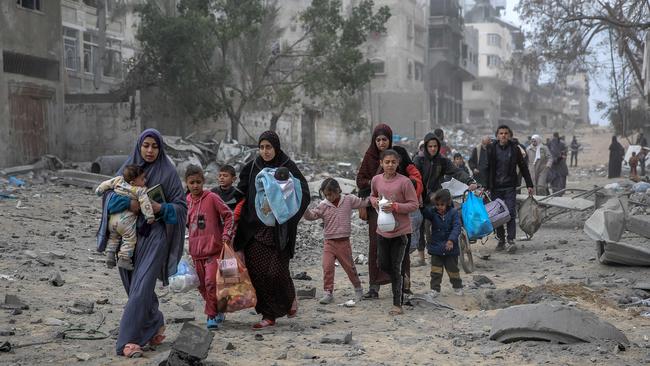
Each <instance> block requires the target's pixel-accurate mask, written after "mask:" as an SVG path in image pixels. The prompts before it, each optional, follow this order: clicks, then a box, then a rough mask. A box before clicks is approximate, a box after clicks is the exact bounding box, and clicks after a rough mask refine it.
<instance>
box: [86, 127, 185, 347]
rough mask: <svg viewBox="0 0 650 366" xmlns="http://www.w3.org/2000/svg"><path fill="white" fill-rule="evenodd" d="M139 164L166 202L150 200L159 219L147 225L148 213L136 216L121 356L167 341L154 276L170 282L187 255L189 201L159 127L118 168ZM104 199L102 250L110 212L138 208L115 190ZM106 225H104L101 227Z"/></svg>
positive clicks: (119, 342)
mask: <svg viewBox="0 0 650 366" xmlns="http://www.w3.org/2000/svg"><path fill="white" fill-rule="evenodd" d="M128 164H136V165H139V166H141V167H143V168H144V170H145V174H146V178H147V187H150V188H151V187H153V186H155V185H158V184H160V185H161V187H162V189H163V193H164V196H165V201H166V202H165V203H162V204H158V203H156V202H152V206H153V209H154V212H155V213H156V215H157V217H160V220H158V221H156V222H155V223H154V224H152V225H148V224H147V223H146V222H145V220H144V217H143V216H142V215H140V216H139V217H138V243H137V245H136V248H135V253H134V254H133V265H134V269H133V271H127V270H125V269H120V277H121V278H122V284H123V285H124V289H125V290H126V293H127V294H128V296H129V299H128V301H127V303H126V305H125V306H124V312H123V313H122V320H121V321H120V331H119V335H118V338H117V345H116V350H117V354H118V355H124V356H127V357H139V356H142V348H141V347H142V346H144V345H146V344H147V343H150V344H152V345H157V344H160V343H161V342H162V340H163V339H164V335H163V333H164V330H165V327H164V324H165V322H164V318H163V314H162V312H161V311H160V310H159V309H158V297H157V296H156V293H155V292H154V290H155V287H156V279H160V280H161V281H162V282H163V284H164V285H167V281H168V277H169V276H171V275H174V274H175V273H176V266H177V265H178V262H179V261H180V258H181V256H182V254H183V241H184V239H185V221H186V216H187V204H186V202H185V192H184V191H183V186H182V184H181V180H180V178H179V177H178V174H177V173H176V168H175V167H174V165H173V164H172V162H171V161H170V160H169V159H168V158H167V156H166V155H165V150H164V145H163V139H162V136H161V135H160V132H158V131H157V130H155V129H147V130H145V131H144V132H142V134H140V137H139V138H138V142H137V144H136V146H135V149H134V150H133V153H132V154H131V155H130V156H129V159H127V161H126V162H125V163H124V165H122V168H120V171H119V174H121V173H122V169H123V168H124V166H126V165H128ZM107 195H108V196H105V197H104V202H107V204H105V205H104V206H105V207H104V210H103V211H104V212H103V217H102V227H101V228H100V232H99V235H98V250H99V251H100V252H101V251H103V250H104V244H105V233H106V230H105V227H106V226H105V225H104V222H105V221H106V219H107V217H108V215H109V214H112V213H116V212H121V211H123V210H124V209H131V210H132V211H134V212H139V206H138V205H137V201H134V202H132V201H130V199H129V198H128V197H124V196H118V195H116V194H113V193H112V192H109V193H107ZM102 228H103V229H102Z"/></svg>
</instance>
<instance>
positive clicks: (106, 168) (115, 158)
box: [90, 155, 129, 176]
mask: <svg viewBox="0 0 650 366" xmlns="http://www.w3.org/2000/svg"><path fill="white" fill-rule="evenodd" d="M128 158H129V156H128V155H104V156H100V157H98V158H97V159H95V161H93V163H92V165H91V166H90V172H91V173H94V174H103V175H110V176H115V175H116V174H117V171H118V170H119V169H120V167H122V165H123V164H124V162H125V161H126V160H127V159H128Z"/></svg>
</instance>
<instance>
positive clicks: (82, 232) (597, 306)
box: [0, 134, 650, 365]
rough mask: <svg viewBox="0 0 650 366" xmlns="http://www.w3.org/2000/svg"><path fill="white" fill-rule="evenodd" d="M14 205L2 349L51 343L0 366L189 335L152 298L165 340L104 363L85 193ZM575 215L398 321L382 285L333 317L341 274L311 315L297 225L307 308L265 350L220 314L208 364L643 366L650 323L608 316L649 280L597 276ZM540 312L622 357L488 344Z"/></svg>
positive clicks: (312, 242)
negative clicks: (520, 309) (507, 321)
mask: <svg viewBox="0 0 650 366" xmlns="http://www.w3.org/2000/svg"><path fill="white" fill-rule="evenodd" d="M603 136H605V137H607V136H609V135H606V134H603ZM606 140H607V138H606ZM589 141H592V140H589ZM598 141H599V140H598V139H594V140H593V142H590V145H592V146H593V147H594V148H595V149H596V150H600V147H601V143H600V142H598ZM604 151H605V152H606V149H604ZM585 155H586V154H585ZM590 159H591V160H590ZM583 161H589V162H593V163H594V164H602V162H603V161H604V160H602V157H601V156H595V157H593V156H589V157H585V160H583ZM606 181H607V180H606V179H604V178H601V177H599V176H598V174H597V173H589V174H588V173H585V171H582V170H581V171H578V170H575V169H574V170H572V176H571V177H570V178H569V182H570V183H569V185H570V186H583V187H590V186H592V185H593V184H599V183H604V182H606ZM17 195H18V196H19V198H20V205H18V207H19V208H17V201H16V200H8V199H5V200H0V227H1V228H2V231H1V233H0V286H1V288H2V290H0V301H2V299H3V298H4V295H5V294H10V295H17V296H18V297H19V298H20V299H21V300H22V301H24V302H25V303H26V304H27V305H28V306H29V309H25V310H22V311H13V310H6V309H3V310H1V311H2V316H0V343H1V342H2V341H9V342H11V344H12V345H14V346H15V345H27V344H29V343H33V342H51V343H47V344H43V345H32V346H29V345H27V346H25V347H22V348H17V349H15V350H14V351H13V352H11V353H0V364H3V365H4V364H6V365H35V364H65V365H69V364H90V365H108V364H110V365H121V364H124V365H145V364H156V365H157V364H158V363H159V362H160V361H162V360H163V359H164V358H165V357H166V354H167V351H169V346H170V343H171V341H173V339H174V338H175V336H176V334H177V332H178V331H179V329H180V327H181V324H180V323H175V321H181V320H183V319H185V318H192V317H193V318H194V319H195V322H196V323H197V324H200V325H203V324H204V321H205V316H204V315H203V314H202V304H201V299H200V296H199V294H198V292H190V293H184V294H175V293H170V292H168V290H167V289H163V288H159V289H158V294H159V296H160V297H161V302H162V304H161V310H162V311H163V313H164V314H165V316H166V318H167V321H168V322H170V323H169V324H168V341H167V342H165V343H164V344H163V345H162V346H160V347H158V349H157V350H155V351H151V352H147V353H146V354H145V358H142V359H138V360H125V359H123V358H120V357H117V356H115V350H114V345H115V340H114V338H113V337H114V334H115V333H114V332H115V330H116V328H117V327H118V323H119V319H120V313H121V309H122V308H123V306H124V304H125V302H126V300H127V297H126V294H125V293H124V290H123V288H122V285H121V282H120V279H119V276H118V274H117V271H116V270H114V269H113V270H108V269H106V268H105V265H104V264H103V263H102V261H101V260H102V256H101V255H98V254H97V253H95V251H94V247H95V240H94V235H95V232H96V230H97V225H98V220H99V215H100V211H99V208H100V200H99V199H98V198H96V197H95V196H94V194H93V193H92V192H91V191H89V190H83V189H77V188H74V187H64V186H59V185H56V184H51V183H47V184H45V183H43V184H31V185H29V186H28V187H26V188H24V189H22V190H20V191H18V193H17ZM586 215H588V214H567V215H563V216H559V217H558V218H556V219H555V220H553V221H551V222H548V223H546V224H545V225H544V226H542V228H541V230H540V232H539V233H538V234H536V235H535V237H534V238H533V239H532V240H531V241H527V242H523V241H522V242H520V244H521V247H520V249H519V251H518V252H517V253H516V254H514V255H510V254H501V253H494V254H493V255H492V256H491V257H490V259H489V260H487V261H484V260H480V259H476V264H477V270H476V272H475V273H473V274H472V275H474V274H480V275H485V276H487V277H488V278H490V279H491V280H492V281H493V282H494V284H495V286H496V289H489V288H472V287H471V286H468V285H471V284H472V275H467V274H464V273H463V274H462V278H463V281H464V283H465V285H466V286H468V287H467V288H466V291H465V295H464V296H462V297H460V296H456V295H454V294H453V292H452V291H451V286H450V285H449V283H448V279H447V277H446V276H445V278H444V279H443V290H442V295H441V297H440V301H441V302H443V303H446V304H448V305H450V306H451V307H453V309H454V310H447V309H434V308H428V307H419V306H416V307H408V306H407V307H406V308H405V309H406V313H405V314H404V315H403V316H399V317H391V316H389V315H388V311H389V310H390V307H391V295H390V288H389V286H388V287H382V289H381V292H380V299H379V300H374V301H362V302H360V303H357V304H356V306H355V307H351V308H348V307H342V306H337V305H336V304H339V303H343V302H345V301H347V300H348V299H350V298H351V297H352V294H353V290H352V288H351V285H350V284H349V283H348V280H347V277H346V276H345V273H344V272H343V271H342V270H340V269H339V270H337V274H336V289H335V297H336V301H335V303H336V304H332V305H319V304H318V298H319V297H320V296H321V294H322V290H321V288H322V281H321V279H322V270H321V265H320V250H321V248H322V244H321V237H322V234H321V229H320V227H319V224H318V223H311V224H310V223H303V224H301V229H300V234H299V235H300V236H299V244H298V245H299V247H298V250H297V252H298V254H297V256H296V258H295V259H294V260H293V261H292V265H291V266H292V271H293V272H294V273H298V272H302V271H305V272H307V273H308V274H309V275H310V276H311V277H313V279H312V280H311V281H301V280H296V281H295V283H296V287H297V288H309V287H315V288H317V291H318V292H317V297H316V299H307V300H301V301H300V310H299V316H298V317H297V318H294V319H280V320H279V321H278V324H277V326H276V327H274V328H272V329H269V330H264V331H261V332H258V333H259V334H262V338H263V339H260V337H257V338H256V337H255V335H256V334H257V333H256V332H254V331H252V330H251V325H252V324H253V323H254V322H256V321H258V320H259V318H260V317H259V316H258V315H255V314H254V313H252V312H250V311H243V312H240V313H235V314H229V315H228V318H227V320H226V323H225V326H224V328H223V329H221V330H219V331H217V332H216V334H215V339H214V342H213V343H212V349H211V351H210V355H209V358H208V361H209V362H212V364H228V365H272V364H277V365H313V364H321V363H322V364H336V365H377V364H384V365H427V364H428V365H440V364H461V365H464V364H467V365H474V364H495V365H496V364H498V365H538V364H545V363H546V364H554V365H556V364H557V365H559V364H567V365H584V364H591V363H594V364H603V365H604V364H612V365H639V364H647V363H648V362H650V341H649V338H648V337H650V320H648V318H644V317H642V316H640V315H639V311H638V309H636V310H626V309H624V308H623V307H621V306H620V303H623V302H626V301H629V299H630V297H631V296H634V295H635V294H636V295H639V296H642V295H645V296H648V294H646V293H645V292H643V291H640V290H632V289H631V287H632V284H634V283H635V282H636V281H644V280H647V273H648V272H647V269H645V268H636V267H612V266H604V265H601V264H599V263H598V261H597V260H596V258H595V244H594V243H593V242H592V241H591V240H589V239H588V238H587V237H586V236H585V234H584V233H583V232H582V223H583V221H584V219H585V218H586ZM353 230H354V235H353V247H354V248H353V250H354V252H355V254H367V253H366V250H367V248H366V245H367V244H366V242H367V239H366V238H367V236H366V235H367V226H365V224H364V223H363V222H362V221H359V220H358V219H356V220H355V221H354V229H353ZM480 245H481V244H476V245H475V247H478V246H480ZM494 246H495V242H494V241H493V240H490V241H489V242H488V243H487V244H486V245H485V247H486V248H487V250H493V248H494ZM475 249H477V248H475ZM26 251H27V252H26ZM30 251H31V252H30ZM35 255H36V256H37V258H35ZM39 260H40V262H39ZM359 270H360V272H361V273H362V279H363V281H364V286H367V280H368V277H367V272H368V271H367V267H366V266H362V265H360V266H359ZM57 272H58V273H60V275H61V278H62V279H63V280H64V281H65V283H64V284H63V285H62V286H60V287H55V286H53V285H52V284H51V283H50V281H49V279H50V276H51V275H52V274H55V273H57ZM412 282H413V284H412V289H413V291H414V292H416V293H425V292H427V291H428V288H429V268H428V267H426V266H425V267H416V268H413V270H412ZM79 300H86V301H92V302H94V303H95V305H94V313H92V314H85V315H83V314H82V315H76V314H71V313H70V311H69V308H70V307H72V305H73V303H74V302H75V301H79ZM550 301H555V302H561V303H564V304H571V305H574V306H577V307H578V308H581V309H586V310H589V311H592V312H594V313H595V314H597V315H598V316H599V317H601V319H603V320H606V321H609V322H611V323H612V324H614V325H615V326H616V327H618V328H619V329H620V330H622V331H623V332H624V333H625V334H626V336H627V337H628V338H629V340H630V341H631V343H632V345H631V346H630V347H628V349H626V350H625V351H620V350H619V349H618V348H617V347H616V346H615V345H614V344H612V343H610V342H597V343H583V344H577V345H558V344H549V343H545V342H533V341H526V342H517V343H512V344H501V343H498V342H495V341H491V340H489V338H488V335H489V331H490V327H491V321H492V319H493V318H494V316H495V314H496V312H498V311H499V310H498V309H499V308H503V307H507V306H510V305H513V304H519V303H527V302H550ZM73 312H74V311H73ZM69 328H82V329H86V330H99V331H100V332H102V333H92V332H91V333H87V334H85V336H101V335H102V334H104V333H105V334H106V335H107V336H108V337H107V338H104V339H100V340H75V339H69V337H68V338H66V339H61V338H60V336H61V334H67V335H70V333H69V332H68V333H62V332H64V331H65V330H66V329H69ZM347 331H351V332H352V342H351V343H350V344H345V345H335V344H324V343H321V338H322V337H323V336H324V335H326V334H333V333H340V332H347ZM77 334H78V333H77ZM73 335H74V334H73ZM57 337H59V338H57ZM229 344H230V345H229Z"/></svg>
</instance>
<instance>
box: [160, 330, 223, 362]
mask: <svg viewBox="0 0 650 366" xmlns="http://www.w3.org/2000/svg"><path fill="white" fill-rule="evenodd" d="M213 337H214V333H212V332H210V331H209V330H207V329H204V328H203V327H199V326H198V325H195V324H191V323H185V324H183V328H181V331H180V332H179V333H178V337H176V340H175V341H174V343H173V344H172V351H171V352H170V354H169V357H168V358H167V365H168V366H186V365H187V366H190V365H199V364H201V361H202V360H205V359H206V358H207V357H208V351H209V350H210V345H211V344H212V338H213Z"/></svg>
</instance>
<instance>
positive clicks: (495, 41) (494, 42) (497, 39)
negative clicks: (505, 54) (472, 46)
mask: <svg viewBox="0 0 650 366" xmlns="http://www.w3.org/2000/svg"><path fill="white" fill-rule="evenodd" d="M487 41H488V45H490V46H495V47H501V36H500V35H498V34H496V33H488V35H487Z"/></svg>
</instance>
